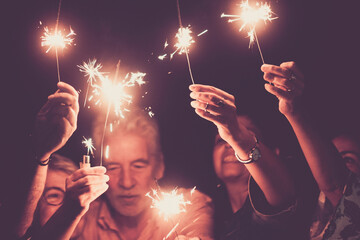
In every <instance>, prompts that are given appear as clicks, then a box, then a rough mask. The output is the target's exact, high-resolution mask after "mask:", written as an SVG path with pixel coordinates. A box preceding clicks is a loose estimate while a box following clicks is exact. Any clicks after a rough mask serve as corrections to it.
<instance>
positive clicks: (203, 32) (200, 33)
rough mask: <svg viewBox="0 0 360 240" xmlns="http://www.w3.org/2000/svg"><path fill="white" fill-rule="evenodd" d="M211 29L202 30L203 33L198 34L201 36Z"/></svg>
mask: <svg viewBox="0 0 360 240" xmlns="http://www.w3.org/2000/svg"><path fill="white" fill-rule="evenodd" d="M208 31H209V30H207V29H205V30H204V31H202V32H201V33H199V34H198V35H197V36H198V37H200V36H201V35H203V34H205V33H207V32H208Z"/></svg>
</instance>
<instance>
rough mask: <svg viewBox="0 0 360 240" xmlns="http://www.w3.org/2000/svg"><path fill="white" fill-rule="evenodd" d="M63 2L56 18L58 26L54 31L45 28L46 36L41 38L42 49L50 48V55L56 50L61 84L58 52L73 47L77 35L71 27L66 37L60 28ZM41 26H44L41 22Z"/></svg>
mask: <svg viewBox="0 0 360 240" xmlns="http://www.w3.org/2000/svg"><path fill="white" fill-rule="evenodd" d="M61 1H62V0H60V1H59V7H58V12H57V18H56V25H55V29H54V30H53V31H51V30H49V28H48V27H44V34H43V35H42V36H41V37H40V38H41V40H42V42H41V46H42V47H48V49H47V50H46V53H48V52H49V51H50V50H51V49H52V48H54V49H55V56H56V68H57V76H58V81H59V82H60V66H59V55H58V50H59V49H64V48H65V47H66V46H67V45H69V46H70V45H72V43H73V41H74V38H73V36H74V35H76V34H75V32H74V31H73V30H72V29H71V27H70V32H69V33H68V34H66V35H64V34H63V33H62V32H61V30H58V28H59V19H60V9H61ZM40 24H42V23H41V22H40Z"/></svg>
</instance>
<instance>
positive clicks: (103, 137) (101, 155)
mask: <svg viewBox="0 0 360 240" xmlns="http://www.w3.org/2000/svg"><path fill="white" fill-rule="evenodd" d="M119 69H120V60H119V62H118V63H117V65H116V71H115V77H114V80H113V82H116V80H117V78H118V75H119ZM110 109H111V101H109V103H108V109H107V112H106V118H105V123H104V130H103V134H102V137H101V147H100V166H102V163H103V155H104V139H105V133H106V125H107V122H108V119H109V114H110Z"/></svg>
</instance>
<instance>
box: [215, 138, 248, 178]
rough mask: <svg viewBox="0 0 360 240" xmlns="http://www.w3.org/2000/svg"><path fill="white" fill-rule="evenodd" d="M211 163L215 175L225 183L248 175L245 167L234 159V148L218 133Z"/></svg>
mask: <svg viewBox="0 0 360 240" xmlns="http://www.w3.org/2000/svg"><path fill="white" fill-rule="evenodd" d="M213 164H214V169H215V172H216V175H217V176H218V178H220V179H221V180H222V181H223V182H225V183H226V182H227V181H233V180H236V179H238V178H240V177H247V176H249V172H248V171H247V169H246V167H245V166H244V165H243V164H242V163H240V162H239V161H238V160H237V159H236V157H235V152H234V150H233V149H232V148H231V147H230V145H229V144H228V143H227V142H225V141H224V140H223V139H222V138H221V137H220V136H219V134H217V135H216V137H215V145H214V151H213Z"/></svg>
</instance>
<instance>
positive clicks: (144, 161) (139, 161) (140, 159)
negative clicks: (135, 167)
mask: <svg viewBox="0 0 360 240" xmlns="http://www.w3.org/2000/svg"><path fill="white" fill-rule="evenodd" d="M131 163H144V164H149V163H150V161H149V160H147V159H143V158H139V159H136V160H134V161H132V162H131Z"/></svg>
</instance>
